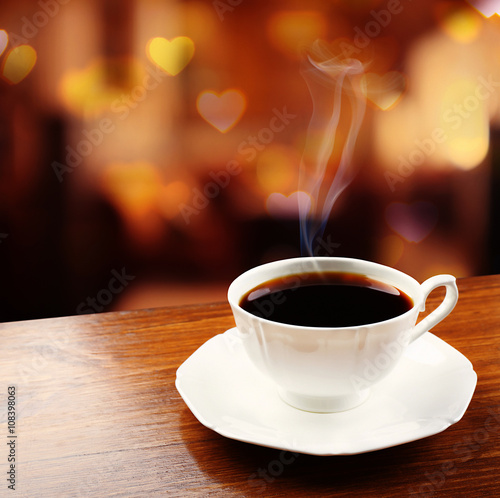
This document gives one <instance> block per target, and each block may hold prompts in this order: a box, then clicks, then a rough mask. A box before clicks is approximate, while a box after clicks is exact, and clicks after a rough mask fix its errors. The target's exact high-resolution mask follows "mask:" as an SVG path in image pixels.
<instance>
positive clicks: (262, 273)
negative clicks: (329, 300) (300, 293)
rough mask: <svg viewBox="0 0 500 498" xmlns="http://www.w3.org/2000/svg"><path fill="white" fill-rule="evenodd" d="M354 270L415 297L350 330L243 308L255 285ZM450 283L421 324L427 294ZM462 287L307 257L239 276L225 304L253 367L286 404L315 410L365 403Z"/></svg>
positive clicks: (364, 264) (444, 278) (445, 279)
mask: <svg viewBox="0 0 500 498" xmlns="http://www.w3.org/2000/svg"><path fill="white" fill-rule="evenodd" d="M325 271H328V272H346V273H354V274H359V275H363V276H367V277H368V278H372V279H375V280H378V281H379V282H383V283H386V284H389V285H392V286H394V287H396V288H398V289H399V290H401V291H403V292H404V293H405V294H407V295H408V296H409V297H410V298H411V299H412V300H413V307H412V308H411V309H410V310H409V311H407V312H406V313H403V314H401V315H399V316H396V317H395V318H391V319H389V320H385V321H381V322H377V323H372V324H368V325H361V326H353V327H305V326H298V325H288V324H285V323H278V322H274V321H271V320H268V319H266V318H263V317H258V316H256V315H253V314H251V313H249V312H248V311H245V310H244V309H243V308H242V307H241V306H240V301H241V299H242V297H243V296H244V295H245V294H246V293H247V292H249V291H250V290H252V289H254V288H255V287H257V286H259V285H261V284H263V283H264V282H267V281H268V280H272V279H275V278H278V277H284V276H288V275H299V276H300V274H304V273H311V272H325ZM437 287H445V288H446V294H445V297H444V299H443V301H442V302H441V304H440V305H439V306H438V307H437V308H436V309H435V310H434V311H432V313H430V314H429V315H428V316H427V317H425V318H424V319H423V320H421V321H420V322H419V323H418V324H416V321H417V317H418V315H419V313H420V312H422V311H424V310H425V302H426V300H427V296H428V295H429V294H430V293H431V292H432V291H433V290H434V289H436V288H437ZM457 300H458V289H457V286H456V282H455V277H453V276H452V275H437V276H434V277H431V278H429V279H428V280H426V281H425V282H424V283H423V284H420V283H418V282H417V281H416V280H415V279H413V278H412V277H410V276H409V275H406V274H405V273H403V272H401V271H399V270H396V269H394V268H390V267H388V266H384V265H380V264H378V263H373V262H369V261H364V260H359V259H351V258H333V257H331V258H330V257H306V258H294V259H286V260H281V261H275V262H273V263H268V264H264V265H262V266H258V267H256V268H253V269H251V270H249V271H247V272H245V273H243V274H242V275H240V276H239V277H237V278H236V279H235V280H234V281H233V282H232V284H231V285H230V287H229V290H228V301H229V304H230V306H231V309H232V311H233V315H234V319H235V322H236V327H237V329H238V332H239V335H240V337H241V340H242V343H243V345H244V348H245V350H246V352H247V354H248V356H249V358H250V359H251V361H252V362H253V364H254V365H255V366H256V367H257V368H258V369H259V370H260V371H261V372H263V373H264V374H265V375H266V376H267V377H268V378H269V379H270V380H272V381H273V382H274V383H275V384H276V386H277V390H278V393H279V395H280V396H281V398H282V399H283V400H284V401H285V402H287V403H288V404H290V405H292V406H294V407H296V408H299V409H302V410H307V411H312V412H337V411H343V410H348V409H351V408H354V407H356V406H358V405H360V404H361V403H363V402H364V401H365V400H366V399H367V398H368V395H369V393H370V388H371V387H372V386H373V384H375V383H377V382H379V381H380V380H381V379H383V378H384V377H385V376H386V375H387V374H389V373H390V372H391V370H392V369H393V368H394V367H395V366H396V364H397V363H398V361H399V359H400V358H401V355H402V354H403V352H404V350H405V348H406V347H407V346H408V345H409V344H410V343H411V342H413V341H415V340H416V339H417V338H419V337H420V336H421V335H422V334H424V333H425V332H427V331H428V330H430V329H431V328H432V327H434V326H435V325H436V324H438V323H439V322H440V321H441V320H443V319H444V318H445V317H446V316H447V315H448V314H449V313H450V312H451V311H452V310H453V308H454V307H455V304H456V303H457Z"/></svg>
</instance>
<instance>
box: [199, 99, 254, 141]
mask: <svg viewBox="0 0 500 498" xmlns="http://www.w3.org/2000/svg"><path fill="white" fill-rule="evenodd" d="M196 107H197V109H198V112H199V113H200V116H201V117H202V118H203V119H204V120H205V121H207V122H208V123H210V124H211V125H212V126H213V127H214V128H216V129H217V130H219V131H220V132H222V133H225V132H227V131H229V130H230V129H231V128H233V127H234V126H235V125H236V123H237V122H238V121H239V120H240V119H241V116H242V115H243V113H244V112H245V108H246V98H245V95H244V94H243V93H242V92H241V91H240V90H235V89H229V90H225V91H224V92H222V93H217V92H213V91H209V90H206V91H204V92H201V93H200V94H199V95H198V98H197V100H196Z"/></svg>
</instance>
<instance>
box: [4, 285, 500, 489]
mask: <svg viewBox="0 0 500 498" xmlns="http://www.w3.org/2000/svg"><path fill="white" fill-rule="evenodd" d="M459 290H460V298H459V303H458V305H457V307H456V308H455V310H454V311H453V313H452V315H450V316H449V317H448V318H447V319H446V320H445V321H444V322H442V323H441V324H439V325H438V326H437V327H436V328H435V329H434V330H433V332H434V333H435V334H436V335H438V336H440V337H441V338H442V339H444V340H446V341H447V342H448V343H449V344H451V345H452V346H453V347H455V348H456V349H458V350H459V351H460V352H462V353H463V354H465V355H466V356H467V357H468V358H469V359H470V360H471V362H472V363H473V365H474V369H475V370H476V372H477V374H478V385H477V388H476V392H475V394H474V397H473V399H472V402H471V404H470V407H469V409H468V410H467V412H466V414H465V416H464V417H463V419H462V420H461V421H460V422H458V423H457V424H455V425H453V426H452V427H450V428H449V429H447V430H446V431H444V432H442V433H440V434H437V435H435V436H432V437H429V438H426V439H422V440H420V441H415V442H412V443H408V444H405V445H401V446H398V447H394V448H389V449H386V450H381V451H376V452H371V453H366V454H363V455H355V456H337V457H314V456H307V455H297V456H293V455H291V454H289V455H286V463H285V464H283V460H284V458H285V456H284V455H283V454H282V452H280V451H278V450H272V449H268V448H263V447H259V446H254V445H250V444H245V443H241V442H237V441H232V440H229V439H226V438H224V437H222V436H219V435H218V434H216V433H214V432H212V431H211V430H209V429H207V428H205V427H204V426H202V425H201V424H200V423H199V422H198V421H197V420H196V419H195V417H194V416H193V415H192V414H191V412H190V411H189V409H188V408H187V407H186V406H185V404H184V402H183V401H182V399H181V398H180V396H179V394H178V393H177V391H176V389H175V386H174V381H175V372H176V369H177V368H178V367H179V365H180V364H181V363H182V362H183V361H184V360H185V359H186V358H188V357H189V355H190V354H191V353H193V352H194V351H195V350H196V349H197V348H198V347H199V346H200V345H201V344H203V343H204V342H205V341H206V340H208V339H209V338H210V337H212V336H213V335H215V334H218V333H222V332H224V331H225V330H227V329H228V328H229V327H232V326H233V325H234V322H233V319H232V316H231V314H230V310H229V306H228V305H227V304H214V305H204V306H189V307H180V308H170V309H169V308H160V309H151V310H141V311H133V312H121V313H106V314H96V315H86V316H76V317H67V318H56V319H47V320H37V321H29V322H18V323H7V324H2V325H0V337H1V344H2V356H1V360H0V366H1V369H0V379H1V383H0V389H1V395H0V415H1V416H0V427H1V429H0V431H2V433H3V436H4V439H5V440H7V437H8V433H7V415H6V409H7V388H8V386H15V388H16V435H17V436H18V437H17V440H16V491H15V493H14V492H11V491H10V490H8V489H7V485H8V482H7V480H6V479H5V477H4V478H3V479H1V480H0V496H10V495H9V494H8V493H10V494H11V495H12V496H23V497H24V496H26V497H34V496H44V497H45V496H47V497H58V496H64V497H73V496H75V497H78V496H82V497H93V496H96V497H103V496H127V497H129V496H235V497H236V496H238V497H239V496H350V497H352V496H362V497H365V496H377V497H380V496H387V497H396V496H397V497H402V496H440V497H448V496H449V497H453V498H456V497H461V496H463V497H470V496H474V497H480V496H500V478H499V477H498V475H499V474H500V445H499V438H500V306H499V303H500V276H488V277H475V278H470V279H463V280H460V281H459ZM436 299H438V296H432V297H431V301H436ZM430 307H432V303H431V306H430ZM1 446H2V447H3V448H4V450H0V470H1V471H2V472H1V474H2V475H3V476H7V474H6V471H7V470H8V468H9V467H8V465H9V464H8V462H7V454H8V453H7V452H8V449H9V448H8V446H7V445H6V444H3V445H1ZM276 462H281V465H280V464H279V463H276ZM7 477H8V476H7Z"/></svg>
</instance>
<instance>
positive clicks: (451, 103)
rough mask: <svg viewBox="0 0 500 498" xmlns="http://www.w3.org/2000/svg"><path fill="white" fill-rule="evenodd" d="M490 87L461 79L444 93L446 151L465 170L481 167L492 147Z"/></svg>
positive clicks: (449, 158) (448, 156) (443, 126)
mask: <svg viewBox="0 0 500 498" xmlns="http://www.w3.org/2000/svg"><path fill="white" fill-rule="evenodd" d="M488 91H489V90H488V88H487V87H482V86H481V84H480V83H478V80H473V79H462V80H458V81H456V82H454V83H453V84H451V85H450V86H449V87H448V89H447V91H446V92H445V94H444V99H443V103H442V106H443V109H444V111H443V113H442V128H443V130H444V133H445V137H446V140H445V141H444V143H443V146H444V147H443V152H444V153H445V154H446V156H447V158H448V160H449V161H450V162H452V163H453V164H455V165H456V166H458V167H460V168H463V169H472V168H474V167H476V166H478V165H479V164H480V163H481V162H482V161H483V160H484V159H485V157H486V155H487V153H488V148H489V112H488V108H487V104H486V102H487V100H488V98H490V97H491V95H489V94H488Z"/></svg>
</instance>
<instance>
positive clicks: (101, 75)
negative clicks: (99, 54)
mask: <svg viewBox="0 0 500 498" xmlns="http://www.w3.org/2000/svg"><path fill="white" fill-rule="evenodd" d="M111 65H112V66H113V67H114V68H115V69H116V70H118V71H119V72H121V73H122V74H126V75H127V77H126V78H125V80H124V81H123V82H122V83H123V84H122V85H120V86H119V87H118V86H114V85H112V84H110V82H109V78H108V71H109V68H110V66H111ZM144 74H145V69H144V67H143V66H142V64H141V63H140V62H139V61H137V60H136V59H124V60H121V61H107V60H105V59H96V60H94V61H93V62H91V63H90V64H89V65H88V66H86V67H84V68H83V69H73V70H70V71H68V72H67V73H65V74H64V76H63V78H62V79H61V83H60V86H59V93H60V96H61V100H62V101H63V103H64V105H65V107H66V108H67V109H68V110H69V111H71V112H73V113H75V114H82V113H86V114H87V116H89V115H92V114H95V115H97V114H99V113H102V112H104V111H106V110H109V109H110V107H112V106H113V104H114V103H115V104H116V103H119V102H121V100H122V98H123V96H124V95H125V94H128V92H129V91H130V89H132V88H134V86H135V85H140V84H141V81H143V80H144ZM111 110H113V109H111Z"/></svg>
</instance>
